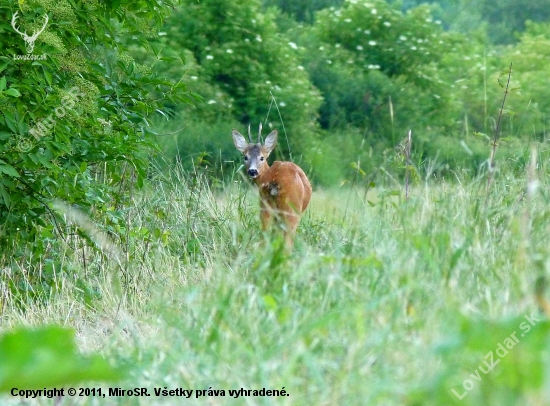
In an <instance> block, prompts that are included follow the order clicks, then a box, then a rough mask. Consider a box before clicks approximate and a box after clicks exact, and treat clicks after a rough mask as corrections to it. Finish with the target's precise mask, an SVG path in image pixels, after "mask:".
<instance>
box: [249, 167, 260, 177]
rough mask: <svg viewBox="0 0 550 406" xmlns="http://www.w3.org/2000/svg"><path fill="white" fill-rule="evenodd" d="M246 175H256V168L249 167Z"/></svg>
mask: <svg viewBox="0 0 550 406" xmlns="http://www.w3.org/2000/svg"><path fill="white" fill-rule="evenodd" d="M248 176H250V177H251V178H255V177H256V176H258V171H257V170H256V169H249V170H248Z"/></svg>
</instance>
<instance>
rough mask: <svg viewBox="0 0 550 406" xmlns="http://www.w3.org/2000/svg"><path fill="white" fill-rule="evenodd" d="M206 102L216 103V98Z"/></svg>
mask: <svg viewBox="0 0 550 406" xmlns="http://www.w3.org/2000/svg"><path fill="white" fill-rule="evenodd" d="M208 104H216V100H208Z"/></svg>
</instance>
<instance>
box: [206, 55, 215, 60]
mask: <svg viewBox="0 0 550 406" xmlns="http://www.w3.org/2000/svg"><path fill="white" fill-rule="evenodd" d="M206 59H214V57H213V56H212V55H206Z"/></svg>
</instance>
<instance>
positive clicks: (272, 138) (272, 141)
mask: <svg viewBox="0 0 550 406" xmlns="http://www.w3.org/2000/svg"><path fill="white" fill-rule="evenodd" d="M275 145H277V130H273V131H271V132H270V133H269V135H268V136H267V137H266V139H265V143H264V147H265V149H266V150H267V153H268V154H269V153H270V152H271V151H273V149H274V148H275Z"/></svg>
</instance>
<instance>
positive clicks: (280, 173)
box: [233, 130, 312, 248]
mask: <svg viewBox="0 0 550 406" xmlns="http://www.w3.org/2000/svg"><path fill="white" fill-rule="evenodd" d="M240 137H242V135H240V134H239V133H238V132H237V131H235V130H233V140H234V142H235V147H236V148H237V149H238V150H239V151H241V152H242V153H243V155H244V156H245V157H247V158H248V159H247V160H245V164H246V168H247V171H249V170H250V167H251V166H254V169H256V170H257V176H256V177H255V178H254V182H255V183H256V185H257V186H258V189H259V192H260V220H261V224H262V230H264V231H265V230H267V229H268V228H269V226H270V225H271V223H272V220H273V218H275V219H278V220H280V223H281V224H282V226H283V230H284V235H285V241H286V245H287V247H289V248H291V247H292V242H293V239H294V234H295V233H296V228H297V227H298V223H299V221H300V216H301V215H302V213H303V212H304V211H305V210H306V208H307V206H308V205H309V201H310V199H311V191H312V189H311V184H310V182H309V180H308V178H307V176H306V174H305V173H304V171H303V170H302V169H301V168H300V167H299V166H298V165H296V164H294V163H292V162H285V161H275V162H274V163H273V165H272V166H271V167H270V166H269V164H268V163H267V157H268V156H269V154H270V152H271V151H272V150H273V149H274V148H275V143H276V140H277V131H273V132H272V133H271V134H269V136H268V137H267V138H266V141H265V145H261V144H252V143H250V144H249V143H247V142H246V141H245V140H244V137H242V139H241V138H240ZM262 157H263V160H262V159H261V158H262Z"/></svg>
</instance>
